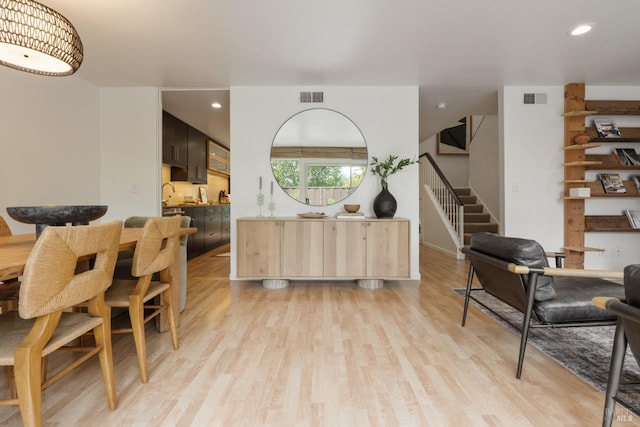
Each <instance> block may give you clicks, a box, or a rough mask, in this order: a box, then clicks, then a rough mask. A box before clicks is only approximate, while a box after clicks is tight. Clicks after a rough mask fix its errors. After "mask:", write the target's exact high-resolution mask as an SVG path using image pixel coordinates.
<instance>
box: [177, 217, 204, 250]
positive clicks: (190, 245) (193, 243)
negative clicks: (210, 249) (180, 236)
mask: <svg viewBox="0 0 640 427" xmlns="http://www.w3.org/2000/svg"><path fill="white" fill-rule="evenodd" d="M182 210H183V211H184V214H185V215H187V216H190V217H191V227H195V228H197V229H198V231H196V232H195V233H194V234H190V235H189V238H188V239H187V258H188V259H191V258H193V257H195V256H197V255H200V254H201V253H203V252H204V242H205V216H204V209H203V208H201V207H193V208H191V207H185V208H182Z"/></svg>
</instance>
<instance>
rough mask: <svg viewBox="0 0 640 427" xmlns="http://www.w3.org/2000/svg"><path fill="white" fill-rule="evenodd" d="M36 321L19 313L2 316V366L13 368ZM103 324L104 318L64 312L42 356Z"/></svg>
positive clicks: (0, 322) (0, 320)
mask: <svg viewBox="0 0 640 427" xmlns="http://www.w3.org/2000/svg"><path fill="white" fill-rule="evenodd" d="M34 323H35V319H23V318H21V317H20V316H19V314H18V312H17V311H10V312H8V313H3V314H1V315H0V331H2V333H1V334H0V366H13V365H14V357H13V353H14V351H15V349H16V347H17V346H18V344H20V342H22V340H23V339H25V337H26V336H27V334H28V333H29V331H30V330H31V328H32V327H33V324H34ZM101 324H102V317H92V316H90V315H89V314H87V313H79V312H72V313H71V312H63V313H62V317H61V319H60V323H59V324H58V326H57V327H56V330H55V332H54V333H53V336H52V337H51V340H49V342H48V343H47V345H46V346H45V347H44V349H43V350H42V355H43V356H46V355H47V354H50V353H52V352H53V351H55V350H57V349H59V348H60V347H62V346H63V345H66V344H68V343H70V342H71V341H73V340H75V339H76V338H78V337H80V336H82V335H84V334H86V333H87V332H89V331H91V330H92V329H93V328H95V327H97V326H99V325H101Z"/></svg>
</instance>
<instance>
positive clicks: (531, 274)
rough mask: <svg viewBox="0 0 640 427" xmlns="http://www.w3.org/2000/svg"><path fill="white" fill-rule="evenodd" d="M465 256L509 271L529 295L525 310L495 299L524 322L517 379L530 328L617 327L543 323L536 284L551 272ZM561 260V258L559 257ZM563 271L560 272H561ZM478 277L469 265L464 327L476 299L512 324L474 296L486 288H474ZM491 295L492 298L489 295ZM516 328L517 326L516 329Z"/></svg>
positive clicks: (608, 323)
mask: <svg viewBox="0 0 640 427" xmlns="http://www.w3.org/2000/svg"><path fill="white" fill-rule="evenodd" d="M462 252H463V253H465V254H467V255H471V254H472V255H473V256H474V257H479V258H480V259H482V261H484V262H487V263H489V264H491V265H493V266H495V267H497V268H500V269H502V270H506V271H509V272H511V273H513V274H514V275H517V276H518V277H519V283H520V289H519V290H520V291H521V292H522V294H523V295H526V306H525V307H523V309H521V308H518V307H516V306H515V305H512V304H510V303H508V302H506V301H504V300H503V299H501V298H499V297H497V296H495V295H494V297H495V298H496V299H498V300H499V301H502V302H503V303H505V304H507V305H510V306H511V307H513V308H514V309H516V310H518V311H520V312H522V313H523V319H522V325H521V329H520V331H521V338H520V350H519V353H518V366H517V368H516V378H518V379H520V377H521V375H522V366H523V364H524V355H525V350H526V346H527V340H528V338H529V329H530V328H568V327H585V326H611V325H615V324H616V322H615V320H613V321H586V322H563V323H549V322H543V321H542V320H541V319H540V318H539V317H538V316H537V315H536V313H535V311H534V310H533V306H534V304H535V292H536V286H537V282H538V277H539V276H540V275H545V274H546V273H548V272H549V270H546V269H544V268H533V267H527V266H521V265H516V264H513V263H511V262H507V261H504V260H501V259H499V258H495V257H492V256H490V255H486V254H484V253H482V252H478V251H474V250H473V249H469V248H464V249H463V250H462ZM560 259H561V257H560ZM558 263H559V261H558V257H556V265H557V264H558ZM558 270H560V269H558ZM474 274H475V268H474V266H473V263H470V265H469V275H468V278H467V288H466V292H465V298H464V311H463V315H462V327H464V326H465V324H466V319H467V311H468V308H469V300H470V299H473V300H474V301H476V302H477V303H478V304H480V305H481V306H483V307H485V308H486V309H487V310H489V311H490V312H491V313H493V314H495V315H496V316H497V317H498V318H500V319H503V320H504V321H505V322H507V323H510V322H509V321H508V320H507V319H506V318H505V317H504V316H502V315H501V314H500V313H498V312H496V311H495V310H492V309H491V308H490V307H487V305H486V304H483V303H482V302H481V301H479V300H478V299H477V298H474V297H473V296H472V295H471V294H472V292H474V291H479V290H484V289H483V288H472V285H473V276H474ZM523 276H528V280H527V283H528V284H529V286H528V287H526V286H525V284H524V281H523ZM490 295H491V294H490ZM532 318H533V319H534V320H536V321H537V322H539V323H535V324H531V319H532ZM514 326H515V325H514Z"/></svg>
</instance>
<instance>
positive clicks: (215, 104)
mask: <svg viewBox="0 0 640 427" xmlns="http://www.w3.org/2000/svg"><path fill="white" fill-rule="evenodd" d="M211 106H212V107H213V108H221V107H222V105H220V103H219V102H214V103H213V104H211Z"/></svg>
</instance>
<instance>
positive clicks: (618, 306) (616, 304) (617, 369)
mask: <svg viewBox="0 0 640 427" xmlns="http://www.w3.org/2000/svg"><path fill="white" fill-rule="evenodd" d="M624 291H625V302H622V301H620V299H618V298H612V297H608V296H607V297H597V298H594V299H593V304H594V305H596V306H597V307H600V308H602V309H604V310H606V311H607V312H608V313H611V314H614V315H616V316H618V322H617V323H616V334H615V338H614V339H613V351H612V354H611V366H610V368H609V382H608V383H607V391H606V393H605V401H604V415H603V418H602V425H603V426H606V427H609V426H610V425H611V422H612V421H613V418H614V415H615V414H616V411H615V409H616V402H618V403H620V404H622V405H623V406H625V407H626V408H627V409H629V410H631V411H633V412H634V413H636V414H638V413H640V408H637V407H633V404H632V403H631V402H628V401H625V400H623V399H622V398H619V397H618V390H619V389H620V387H621V386H623V384H620V376H621V374H622V366H623V364H624V356H625V354H626V352H627V344H628V345H629V347H631V353H632V354H633V356H634V358H635V359H636V362H638V363H640V264H634V265H629V266H627V267H625V269H624ZM633 385H635V386H636V387H637V386H638V384H633ZM621 415H622V417H626V415H625V414H624V413H622V414H621Z"/></svg>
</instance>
